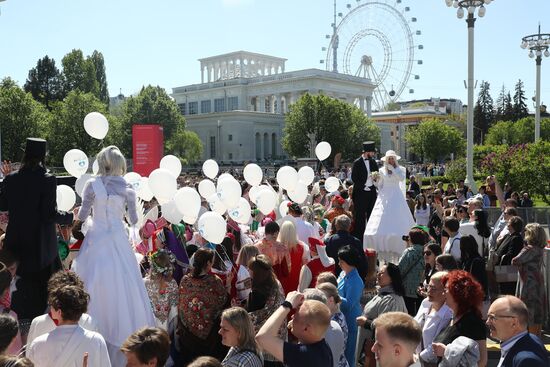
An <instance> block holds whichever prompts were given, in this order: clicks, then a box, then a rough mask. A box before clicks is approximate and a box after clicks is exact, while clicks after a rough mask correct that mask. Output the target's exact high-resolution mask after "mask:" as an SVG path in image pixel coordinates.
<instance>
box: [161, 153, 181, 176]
mask: <svg viewBox="0 0 550 367" xmlns="http://www.w3.org/2000/svg"><path fill="white" fill-rule="evenodd" d="M160 168H165V169H167V170H168V171H170V172H172V174H173V175H174V176H176V177H179V175H180V174H181V161H180V159H179V158H178V157H176V156H175V155H166V156H164V157H162V159H161V160H160Z"/></svg>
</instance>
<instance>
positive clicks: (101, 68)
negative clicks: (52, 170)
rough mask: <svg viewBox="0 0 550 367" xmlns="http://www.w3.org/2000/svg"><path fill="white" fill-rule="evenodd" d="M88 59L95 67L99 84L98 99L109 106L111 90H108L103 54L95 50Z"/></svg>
mask: <svg viewBox="0 0 550 367" xmlns="http://www.w3.org/2000/svg"><path fill="white" fill-rule="evenodd" d="M88 59H89V60H90V62H91V63H92V64H93V65H94V70H95V80H96V81H97V83H98V98H99V100H100V101H102V102H103V103H105V104H106V105H109V89H108V88H107V74H106V73H105V60H104V59H103V54H102V53H101V52H99V51H96V50H94V52H93V53H92V56H90V57H89V58H88Z"/></svg>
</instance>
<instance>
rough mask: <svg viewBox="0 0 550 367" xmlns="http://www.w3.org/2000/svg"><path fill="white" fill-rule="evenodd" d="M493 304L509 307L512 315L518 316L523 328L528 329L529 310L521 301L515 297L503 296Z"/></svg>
mask: <svg viewBox="0 0 550 367" xmlns="http://www.w3.org/2000/svg"><path fill="white" fill-rule="evenodd" d="M493 304H497V305H502V306H504V307H507V310H508V311H509V312H510V314H512V315H514V316H516V317H517V318H518V321H519V323H520V324H521V326H523V327H525V329H527V326H528V325H529V310H528V309H527V306H526V305H525V303H523V301H522V300H521V299H519V298H517V297H514V296H503V297H500V298H497V299H496V300H495V302H493Z"/></svg>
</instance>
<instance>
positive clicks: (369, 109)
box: [365, 96, 372, 118]
mask: <svg viewBox="0 0 550 367" xmlns="http://www.w3.org/2000/svg"><path fill="white" fill-rule="evenodd" d="M365 99H366V100H367V117H369V118H370V117H371V116H372V96H367V97H366V98H365Z"/></svg>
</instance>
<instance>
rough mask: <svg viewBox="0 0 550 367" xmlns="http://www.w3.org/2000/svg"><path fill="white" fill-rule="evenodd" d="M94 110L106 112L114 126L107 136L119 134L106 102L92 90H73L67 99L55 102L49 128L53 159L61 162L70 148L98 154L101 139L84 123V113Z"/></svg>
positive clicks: (51, 158)
mask: <svg viewBox="0 0 550 367" xmlns="http://www.w3.org/2000/svg"><path fill="white" fill-rule="evenodd" d="M94 111H97V112H100V113H102V114H104V115H105V117H107V119H108V120H109V122H110V127H109V132H108V134H107V137H110V135H114V134H116V129H113V124H112V121H111V120H112V119H111V117H110V116H109V115H108V114H107V111H106V106H105V105H104V104H103V103H102V102H101V101H100V100H99V99H98V98H97V97H96V96H95V95H94V94H92V93H83V92H81V91H78V90H76V91H72V92H70V93H69V94H68V95H67V97H66V98H65V99H64V100H63V102H61V103H58V104H56V105H55V107H54V109H53V110H52V121H51V123H50V124H49V128H48V145H49V150H50V161H51V162H53V163H54V164H55V165H58V166H61V165H62V163H63V156H64V155H65V153H66V152H67V151H68V150H70V149H80V150H82V151H83V152H85V153H86V154H88V156H94V155H95V154H97V153H98V152H99V150H100V149H101V148H102V145H101V142H99V141H98V140H96V139H94V138H92V137H90V136H89V135H88V134H87V133H86V131H85V130H84V124H83V121H84V117H86V115H87V114H88V113H90V112H94ZM115 126H116V124H115ZM106 140H107V139H106ZM106 142H107V141H105V142H104V143H103V144H105V143H106Z"/></svg>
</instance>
